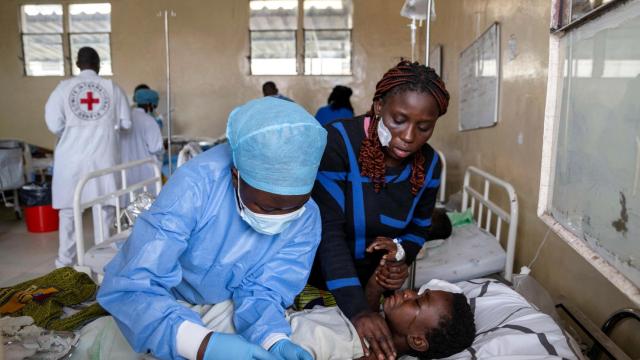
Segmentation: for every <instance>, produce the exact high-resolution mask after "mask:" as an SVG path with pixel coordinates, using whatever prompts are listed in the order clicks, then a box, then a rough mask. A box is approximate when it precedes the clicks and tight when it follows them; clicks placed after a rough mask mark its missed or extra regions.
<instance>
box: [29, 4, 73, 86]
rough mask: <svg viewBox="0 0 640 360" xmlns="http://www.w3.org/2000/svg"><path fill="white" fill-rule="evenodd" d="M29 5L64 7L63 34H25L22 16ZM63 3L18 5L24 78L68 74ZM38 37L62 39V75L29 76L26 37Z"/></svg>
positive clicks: (63, 13)
mask: <svg viewBox="0 0 640 360" xmlns="http://www.w3.org/2000/svg"><path fill="white" fill-rule="evenodd" d="M27 5H60V6H61V7H62V32H50V33H34V32H25V31H24V29H23V26H22V25H23V24H22V15H23V7H24V6H27ZM64 7H65V6H64V4H63V3H60V2H58V3H44V4H40V3H24V4H18V19H19V20H18V32H19V33H20V50H21V51H22V54H21V58H20V60H22V76H23V77H33V78H46V77H61V76H63V77H64V76H66V73H67V61H66V57H65V49H64V47H65V43H64V29H65V9H64ZM38 35H49V36H58V37H59V38H60V45H61V46H62V49H61V54H60V55H61V56H62V75H29V74H28V73H27V50H26V47H25V46H26V42H25V41H24V39H25V36H38Z"/></svg>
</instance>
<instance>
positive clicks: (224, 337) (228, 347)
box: [204, 332, 278, 360]
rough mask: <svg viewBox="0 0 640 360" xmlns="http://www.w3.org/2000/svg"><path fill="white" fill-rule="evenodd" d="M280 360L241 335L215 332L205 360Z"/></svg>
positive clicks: (206, 351)
mask: <svg viewBox="0 0 640 360" xmlns="http://www.w3.org/2000/svg"><path fill="white" fill-rule="evenodd" d="M229 359H238V360H254V359H255V360H278V358H277V357H275V356H274V355H272V354H269V352H267V351H266V350H265V349H263V348H261V347H260V346H258V345H256V344H252V343H250V342H248V341H247V340H245V339H244V338H243V337H242V336H240V335H234V334H223V333H219V332H214V333H213V335H211V338H209V344H207V350H205V352H204V360H229Z"/></svg>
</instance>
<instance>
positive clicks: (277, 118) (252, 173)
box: [227, 97, 327, 195]
mask: <svg viewBox="0 0 640 360" xmlns="http://www.w3.org/2000/svg"><path fill="white" fill-rule="evenodd" d="M227 138H228V139H229V145H230V146H231V151H232V153H233V163H234V165H235V167H236V168H237V169H238V171H239V172H240V177H241V178H242V180H244V181H245V182H247V183H248V184H249V185H251V186H252V187H254V188H256V189H259V190H262V191H266V192H269V193H272V194H279V195H303V194H308V193H309V192H311V189H312V188H313V183H314V181H315V178H316V173H317V172H318V166H319V165H320V160H321V159H322V153H323V152H324V147H325V145H326V143H327V131H326V130H325V129H323V128H322V126H320V124H318V122H317V121H316V119H315V118H314V117H313V116H311V115H310V114H309V113H308V112H307V111H306V110H305V109H303V108H302V107H301V106H300V105H297V104H296V103H293V102H290V101H285V100H281V99H277V98H274V97H264V98H260V99H256V100H252V101H249V102H248V103H246V104H244V105H242V106H240V107H238V108H236V109H235V110H233V111H232V112H231V114H230V115H229V121H228V123H227Z"/></svg>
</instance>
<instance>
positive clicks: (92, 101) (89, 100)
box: [80, 91, 100, 111]
mask: <svg viewBox="0 0 640 360" xmlns="http://www.w3.org/2000/svg"><path fill="white" fill-rule="evenodd" d="M99 103H100V99H94V98H93V91H87V97H86V98H84V99H80V104H86V105H87V110H89V111H92V110H93V104H99Z"/></svg>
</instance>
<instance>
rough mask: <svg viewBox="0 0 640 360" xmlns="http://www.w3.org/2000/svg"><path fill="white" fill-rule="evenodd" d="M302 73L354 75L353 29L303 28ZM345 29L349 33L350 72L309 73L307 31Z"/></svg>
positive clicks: (305, 74)
mask: <svg viewBox="0 0 640 360" xmlns="http://www.w3.org/2000/svg"><path fill="white" fill-rule="evenodd" d="M301 31H302V54H301V56H300V57H301V61H302V75H304V76H353V29H302V30H301ZM309 31H315V32H323V31H344V32H347V33H349V44H350V47H349V73H348V74H307V73H306V71H307V37H306V35H307V32H309Z"/></svg>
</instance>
